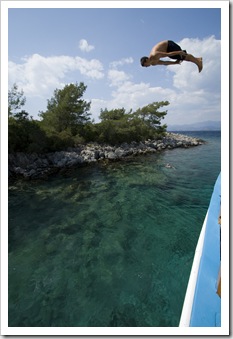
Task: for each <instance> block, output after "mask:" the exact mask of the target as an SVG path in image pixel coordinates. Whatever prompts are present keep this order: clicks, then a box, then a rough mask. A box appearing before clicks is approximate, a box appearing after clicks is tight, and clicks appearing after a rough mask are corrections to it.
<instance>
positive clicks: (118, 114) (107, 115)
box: [99, 108, 126, 121]
mask: <svg viewBox="0 0 233 339" xmlns="http://www.w3.org/2000/svg"><path fill="white" fill-rule="evenodd" d="M125 114H126V111H125V109H124V108H118V109H112V110H110V111H109V110H107V108H105V109H104V110H103V109H101V110H100V116H99V118H100V120H101V121H106V120H121V119H122V118H123V117H124V116H125Z"/></svg>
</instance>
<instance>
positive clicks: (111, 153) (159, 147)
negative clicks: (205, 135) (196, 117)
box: [8, 132, 205, 180]
mask: <svg viewBox="0 0 233 339" xmlns="http://www.w3.org/2000/svg"><path fill="white" fill-rule="evenodd" d="M204 143H205V141H204V140H201V139H198V138H195V137H189V136H186V135H183V134H180V133H173V132H166V134H165V136H164V137H162V138H160V139H158V140H150V139H149V140H147V141H144V142H131V143H122V144H120V145H118V146H111V145H107V144H105V145H100V144H97V143H88V144H87V145H79V146H78V147H76V148H68V149H67V150H66V151H56V152H50V153H44V154H36V153H33V154H26V153H15V154H9V155H8V177H9V179H12V180H14V179H19V178H24V179H27V180H30V179H48V177H49V176H51V175H52V174H57V173H59V172H62V171H63V172H64V171H66V170H69V169H71V168H75V167H77V168H78V167H84V166H87V165H91V164H93V165H94V164H95V163H97V162H103V161H105V162H109V161H121V160H123V159H125V158H130V157H135V156H139V155H145V154H151V153H156V152H161V151H163V150H165V149H170V150H172V149H174V148H178V147H181V148H189V147H195V146H199V145H202V144H204Z"/></svg>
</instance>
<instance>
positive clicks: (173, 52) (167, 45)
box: [140, 40, 203, 72]
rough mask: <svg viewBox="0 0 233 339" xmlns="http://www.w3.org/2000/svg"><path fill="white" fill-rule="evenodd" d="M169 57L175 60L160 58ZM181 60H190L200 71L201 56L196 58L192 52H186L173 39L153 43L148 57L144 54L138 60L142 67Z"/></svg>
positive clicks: (201, 66)
mask: <svg viewBox="0 0 233 339" xmlns="http://www.w3.org/2000/svg"><path fill="white" fill-rule="evenodd" d="M166 57H169V58H170V59H175V60H176V61H163V60H160V59H161V58H166ZM182 61H190V62H193V63H194V64H195V65H197V67H198V70H199V72H201V71H202V68H203V65H202V58H201V57H199V58H196V57H194V56H193V55H192V54H188V53H187V52H186V51H185V50H182V49H181V47H180V46H179V45H177V44H176V43H175V42H174V41H171V40H165V41H161V42H159V43H158V44H157V45H155V46H154V47H153V48H152V50H151V52H150V55H149V57H147V56H144V57H142V58H141V60H140V62H141V65H142V66H143V67H149V66H157V65H165V66H168V65H177V64H180V63H181V62H182Z"/></svg>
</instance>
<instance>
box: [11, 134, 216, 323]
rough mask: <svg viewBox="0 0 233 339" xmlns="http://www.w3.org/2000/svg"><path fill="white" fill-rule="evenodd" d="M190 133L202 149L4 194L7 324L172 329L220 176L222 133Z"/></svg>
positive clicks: (78, 172) (89, 170)
mask: <svg viewBox="0 0 233 339" xmlns="http://www.w3.org/2000/svg"><path fill="white" fill-rule="evenodd" d="M186 134H189V135H190V134H191V135H194V136H197V137H201V138H203V139H205V140H206V141H207V144H205V145H202V146H198V147H194V148H190V149H174V150H167V151H164V152H163V153H161V154H153V155H149V156H142V157H136V158H134V159H132V160H130V161H124V162H116V163H112V164H110V165H108V166H104V165H96V166H94V167H86V168H79V169H75V170H73V171H71V172H70V173H69V175H68V174H67V175H63V176H61V175H59V176H55V177H53V178H50V179H49V180H48V181H35V182H22V181H19V182H17V183H15V184H14V185H11V186H9V259H8V262H9V307H8V309H9V314H8V315H9V326H26V327H29V326H36V327H41V326H55V327H57V326H107V327H111V326H123V327H126V326H133V327H136V326H140V327H141V326H153V327H158V326H164V327H168V326H169V327H171V326H178V324H179V319H180V314H181V310H182V305H183V300H184V295H185V292H186V286H187V282H188V278H189V273H190V269H191V265H192V260H193V255H194V250H195V247H196V243H197V240H198V236H199V233H200V230H201V227H202V223H203V220H204V217H205V214H206V211H207V208H208V205H209V199H210V197H211V194H212V189H213V185H214V183H215V180H216V179H217V176H218V174H219V172H220V133H218V132H203V133H200V132H196V133H194V132H193V133H186ZM167 163H169V164H171V165H172V167H173V168H166V167H165V165H166V164H167Z"/></svg>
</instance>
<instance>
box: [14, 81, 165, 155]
mask: <svg viewBox="0 0 233 339" xmlns="http://www.w3.org/2000/svg"><path fill="white" fill-rule="evenodd" d="M86 89H87V86H85V85H84V83H83V82H80V83H79V84H78V83H75V84H69V85H66V86H65V87H64V88H63V89H56V90H55V91H54V93H53V96H52V98H51V99H49V100H48V101H47V110H46V111H45V112H40V113H39V117H40V120H35V119H33V118H32V116H30V114H29V113H28V112H26V111H25V110H24V109H23V108H24V105H25V103H26V98H25V96H24V92H23V90H21V91H19V89H18V86H17V84H14V85H13V87H12V88H11V89H10V90H9V91H8V117H9V126H8V136H9V153H14V152H25V153H33V152H36V153H45V152H53V151H60V150H64V149H66V148H68V147H76V146H78V145H80V144H84V143H89V142H97V143H100V144H103V143H107V144H111V145H117V144H120V143H123V142H132V141H136V142H139V141H145V140H147V139H158V138H159V137H161V136H163V135H164V133H165V132H166V128H167V126H166V124H163V125H162V123H161V122H162V120H163V119H164V117H165V116H166V114H167V111H166V110H162V111H161V110H160V109H161V108H163V107H164V106H168V105H169V102H168V101H161V102H153V103H151V104H149V105H147V106H144V107H142V108H138V109H137V110H136V111H132V110H130V111H128V112H127V111H126V110H125V108H116V109H112V110H107V109H106V108H105V109H101V111H100V115H99V119H100V122H98V123H95V122H94V121H92V120H91V114H90V107H91V102H87V101H85V100H84V99H83V95H84V93H85V91H86Z"/></svg>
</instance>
